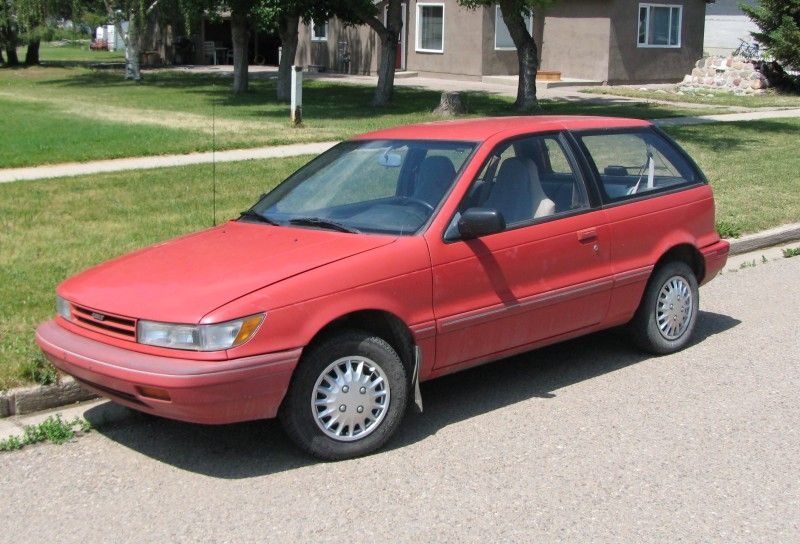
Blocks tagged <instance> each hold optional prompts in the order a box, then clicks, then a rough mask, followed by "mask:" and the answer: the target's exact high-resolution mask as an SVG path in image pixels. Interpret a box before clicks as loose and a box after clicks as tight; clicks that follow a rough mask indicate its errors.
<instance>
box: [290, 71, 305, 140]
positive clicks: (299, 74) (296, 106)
mask: <svg viewBox="0 0 800 544" xmlns="http://www.w3.org/2000/svg"><path fill="white" fill-rule="evenodd" d="M289 116H290V118H291V120H292V125H294V126H297V125H299V124H300V123H302V122H303V67H302V66H294V65H293V66H292V105H291V110H290V112H289Z"/></svg>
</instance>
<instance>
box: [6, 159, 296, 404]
mask: <svg viewBox="0 0 800 544" xmlns="http://www.w3.org/2000/svg"><path fill="white" fill-rule="evenodd" d="M307 160H308V157H305V158H303V157H297V158H289V159H280V160H268V161H245V162H239V163H222V164H218V165H217V166H216V172H217V195H218V198H217V218H218V220H219V221H221V220H224V219H225V218H232V217H236V216H238V212H239V211H241V210H244V209H245V208H247V207H249V205H251V204H252V203H253V202H255V200H256V199H257V198H258V195H260V194H261V193H262V192H264V191H266V190H268V189H270V188H271V187H272V186H274V185H275V184H276V183H277V182H278V181H280V180H282V179H284V178H285V177H286V176H288V175H289V174H290V173H291V172H293V171H294V170H296V169H297V168H298V167H299V166H300V165H301V164H303V163H304V162H306V161H307ZM211 169H212V167H211V165H197V166H188V167H181V168H165V169H156V170H141V171H131V172H120V173H114V174H101V175H94V176H85V177H79V178H68V179H59V180H50V181H47V180H42V181H33V182H23V183H7V184H0V248H2V250H1V251H0V308H3V311H2V312H0V390H2V389H7V388H9V387H13V386H16V385H20V384H23V383H30V382H42V381H45V382H47V381H51V380H52V378H53V377H54V375H53V374H52V367H51V366H50V365H49V364H47V363H45V362H44V359H43V358H42V356H41V354H40V353H39V350H38V349H37V347H36V345H35V343H34V341H33V331H34V329H35V328H36V325H37V324H38V323H40V322H41V321H43V320H45V319H47V318H49V317H50V316H51V315H53V313H54V306H53V305H54V299H53V292H54V289H55V286H56V285H57V284H58V283H59V282H60V281H62V280H63V279H64V278H66V277H67V276H69V275H71V274H74V273H76V272H78V271H80V270H82V269H85V268H86V267H88V266H91V265H93V264H96V263H99V262H101V261H105V260H107V259H109V258H110V257H112V256H114V255H119V254H122V253H126V252H128V251H131V250H133V249H136V248H139V247H143V246H146V245H149V244H152V243H154V242H157V241H159V240H165V239H167V238H171V237H174V236H177V235H179V234H183V233H186V232H190V231H194V230H198V229H201V228H204V227H209V226H211V224H212V201H211V191H212V184H211V179H212V178H211V176H212V170H211Z"/></svg>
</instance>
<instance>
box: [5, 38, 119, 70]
mask: <svg viewBox="0 0 800 544" xmlns="http://www.w3.org/2000/svg"><path fill="white" fill-rule="evenodd" d="M89 41H90V40H79V41H72V42H67V43H65V42H46V43H42V44H41V45H40V46H39V60H40V61H41V62H43V63H51V62H56V63H61V62H66V63H87V64H88V63H95V62H125V51H124V50H122V49H120V50H117V51H92V50H91V49H89ZM27 49H28V48H27V46H23V47H19V48H17V56H18V57H19V58H20V60H22V59H24V58H25V53H26V51H27Z"/></svg>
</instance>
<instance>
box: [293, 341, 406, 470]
mask: <svg viewBox="0 0 800 544" xmlns="http://www.w3.org/2000/svg"><path fill="white" fill-rule="evenodd" d="M408 383H409V382H408V376H407V374H406V369H405V367H404V366H403V363H402V361H401V360H400V357H399V356H398V355H397V352H395V350H394V349H393V348H392V347H391V346H390V345H389V344H388V343H387V342H386V341H385V340H383V339H382V338H380V337H377V336H374V335H371V334H369V333H366V332H360V331H353V332H347V333H341V334H338V335H336V336H333V337H331V338H329V339H327V340H325V341H323V342H321V343H319V344H316V345H313V346H311V347H310V349H309V351H308V352H307V354H306V355H304V356H303V359H302V360H301V361H300V364H299V365H298V367H297V370H296V371H295V375H294V377H293V379H292V383H291V385H290V386H289V391H288V392H287V395H286V398H285V399H284V402H283V405H282V407H281V410H280V413H279V417H280V420H281V423H282V424H283V427H284V429H285V430H286V433H287V434H288V435H289V437H290V438H291V439H292V440H293V441H294V442H295V443H296V444H297V445H298V446H299V447H300V448H302V449H303V450H305V451H306V452H308V453H309V454H311V455H313V456H314V457H317V458H319V459H325V460H340V459H349V458H352V457H359V456H362V455H366V454H368V453H371V452H373V451H375V450H377V449H378V448H380V447H381V446H382V445H383V444H385V443H386V441H387V440H388V439H389V438H390V437H391V436H392V434H394V432H395V430H396V429H397V427H398V426H399V424H400V421H401V420H402V418H403V415H404V413H405V408H406V406H407V404H408V402H407V400H408Z"/></svg>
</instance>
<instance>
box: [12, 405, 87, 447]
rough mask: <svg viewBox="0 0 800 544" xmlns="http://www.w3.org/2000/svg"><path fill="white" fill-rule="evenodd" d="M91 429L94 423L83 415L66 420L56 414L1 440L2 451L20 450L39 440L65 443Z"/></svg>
mask: <svg viewBox="0 0 800 544" xmlns="http://www.w3.org/2000/svg"><path fill="white" fill-rule="evenodd" d="M91 430H92V424H91V423H89V422H88V421H86V420H85V419H83V418H82V417H77V416H76V417H75V419H73V420H72V421H64V420H63V419H62V418H61V414H56V415H54V416H50V417H48V418H47V419H46V420H44V421H42V422H41V423H39V424H38V425H26V426H25V428H24V429H23V435H22V436H10V437H8V438H6V439H4V440H0V452H3V451H14V450H19V449H22V448H24V447H25V446H29V445H31V444H37V443H39V442H52V443H53V444H63V443H65V442H69V441H70V440H72V439H73V438H75V436H76V435H78V434H86V433H88V432H90V431H91Z"/></svg>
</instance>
